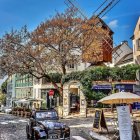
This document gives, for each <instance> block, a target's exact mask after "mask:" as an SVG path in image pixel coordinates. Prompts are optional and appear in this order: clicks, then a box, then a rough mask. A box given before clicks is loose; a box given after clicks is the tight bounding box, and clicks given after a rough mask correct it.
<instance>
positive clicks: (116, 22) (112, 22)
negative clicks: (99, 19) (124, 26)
mask: <svg viewBox="0 0 140 140" xmlns="http://www.w3.org/2000/svg"><path fill="white" fill-rule="evenodd" d="M108 25H109V26H110V27H111V28H116V27H118V20H116V19H115V20H112V21H110V22H109V24H108Z"/></svg>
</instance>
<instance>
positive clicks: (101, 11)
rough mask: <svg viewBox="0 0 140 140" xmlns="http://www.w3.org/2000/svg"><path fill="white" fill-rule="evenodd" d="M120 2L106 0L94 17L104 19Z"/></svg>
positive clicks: (117, 0)
mask: <svg viewBox="0 0 140 140" xmlns="http://www.w3.org/2000/svg"><path fill="white" fill-rule="evenodd" d="M119 1H120V0H105V1H104V2H103V3H102V4H101V5H100V6H99V7H98V8H97V9H96V10H95V11H94V13H93V15H95V16H97V17H100V18H102V17H103V16H105V15H106V14H107V13H108V12H109V11H110V10H111V9H112V8H113V7H114V6H115V5H117V4H118V3H119Z"/></svg>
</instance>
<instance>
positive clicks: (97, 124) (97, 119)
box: [93, 110, 102, 129]
mask: <svg viewBox="0 0 140 140" xmlns="http://www.w3.org/2000/svg"><path fill="white" fill-rule="evenodd" d="M101 113H102V111H101V110H96V111H95V118H94V123H93V128H96V129H99V127H100V119H101Z"/></svg>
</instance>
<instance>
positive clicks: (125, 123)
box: [117, 106, 132, 140]
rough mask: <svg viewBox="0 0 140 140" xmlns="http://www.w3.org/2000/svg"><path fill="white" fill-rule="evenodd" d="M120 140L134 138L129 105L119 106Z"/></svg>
mask: <svg viewBox="0 0 140 140" xmlns="http://www.w3.org/2000/svg"><path fill="white" fill-rule="evenodd" d="M117 113H118V124H119V133H120V140H132V127H131V118H130V111H129V106H118V107H117Z"/></svg>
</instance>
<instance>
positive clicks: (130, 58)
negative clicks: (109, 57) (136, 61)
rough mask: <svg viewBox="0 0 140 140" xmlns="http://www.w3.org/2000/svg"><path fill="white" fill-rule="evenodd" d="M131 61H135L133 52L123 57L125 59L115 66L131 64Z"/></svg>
mask: <svg viewBox="0 0 140 140" xmlns="http://www.w3.org/2000/svg"><path fill="white" fill-rule="evenodd" d="M131 61H133V52H132V53H129V54H126V55H125V56H123V57H122V58H121V59H120V60H119V61H118V62H117V63H116V64H115V66H117V65H121V64H124V63H126V62H131Z"/></svg>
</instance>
